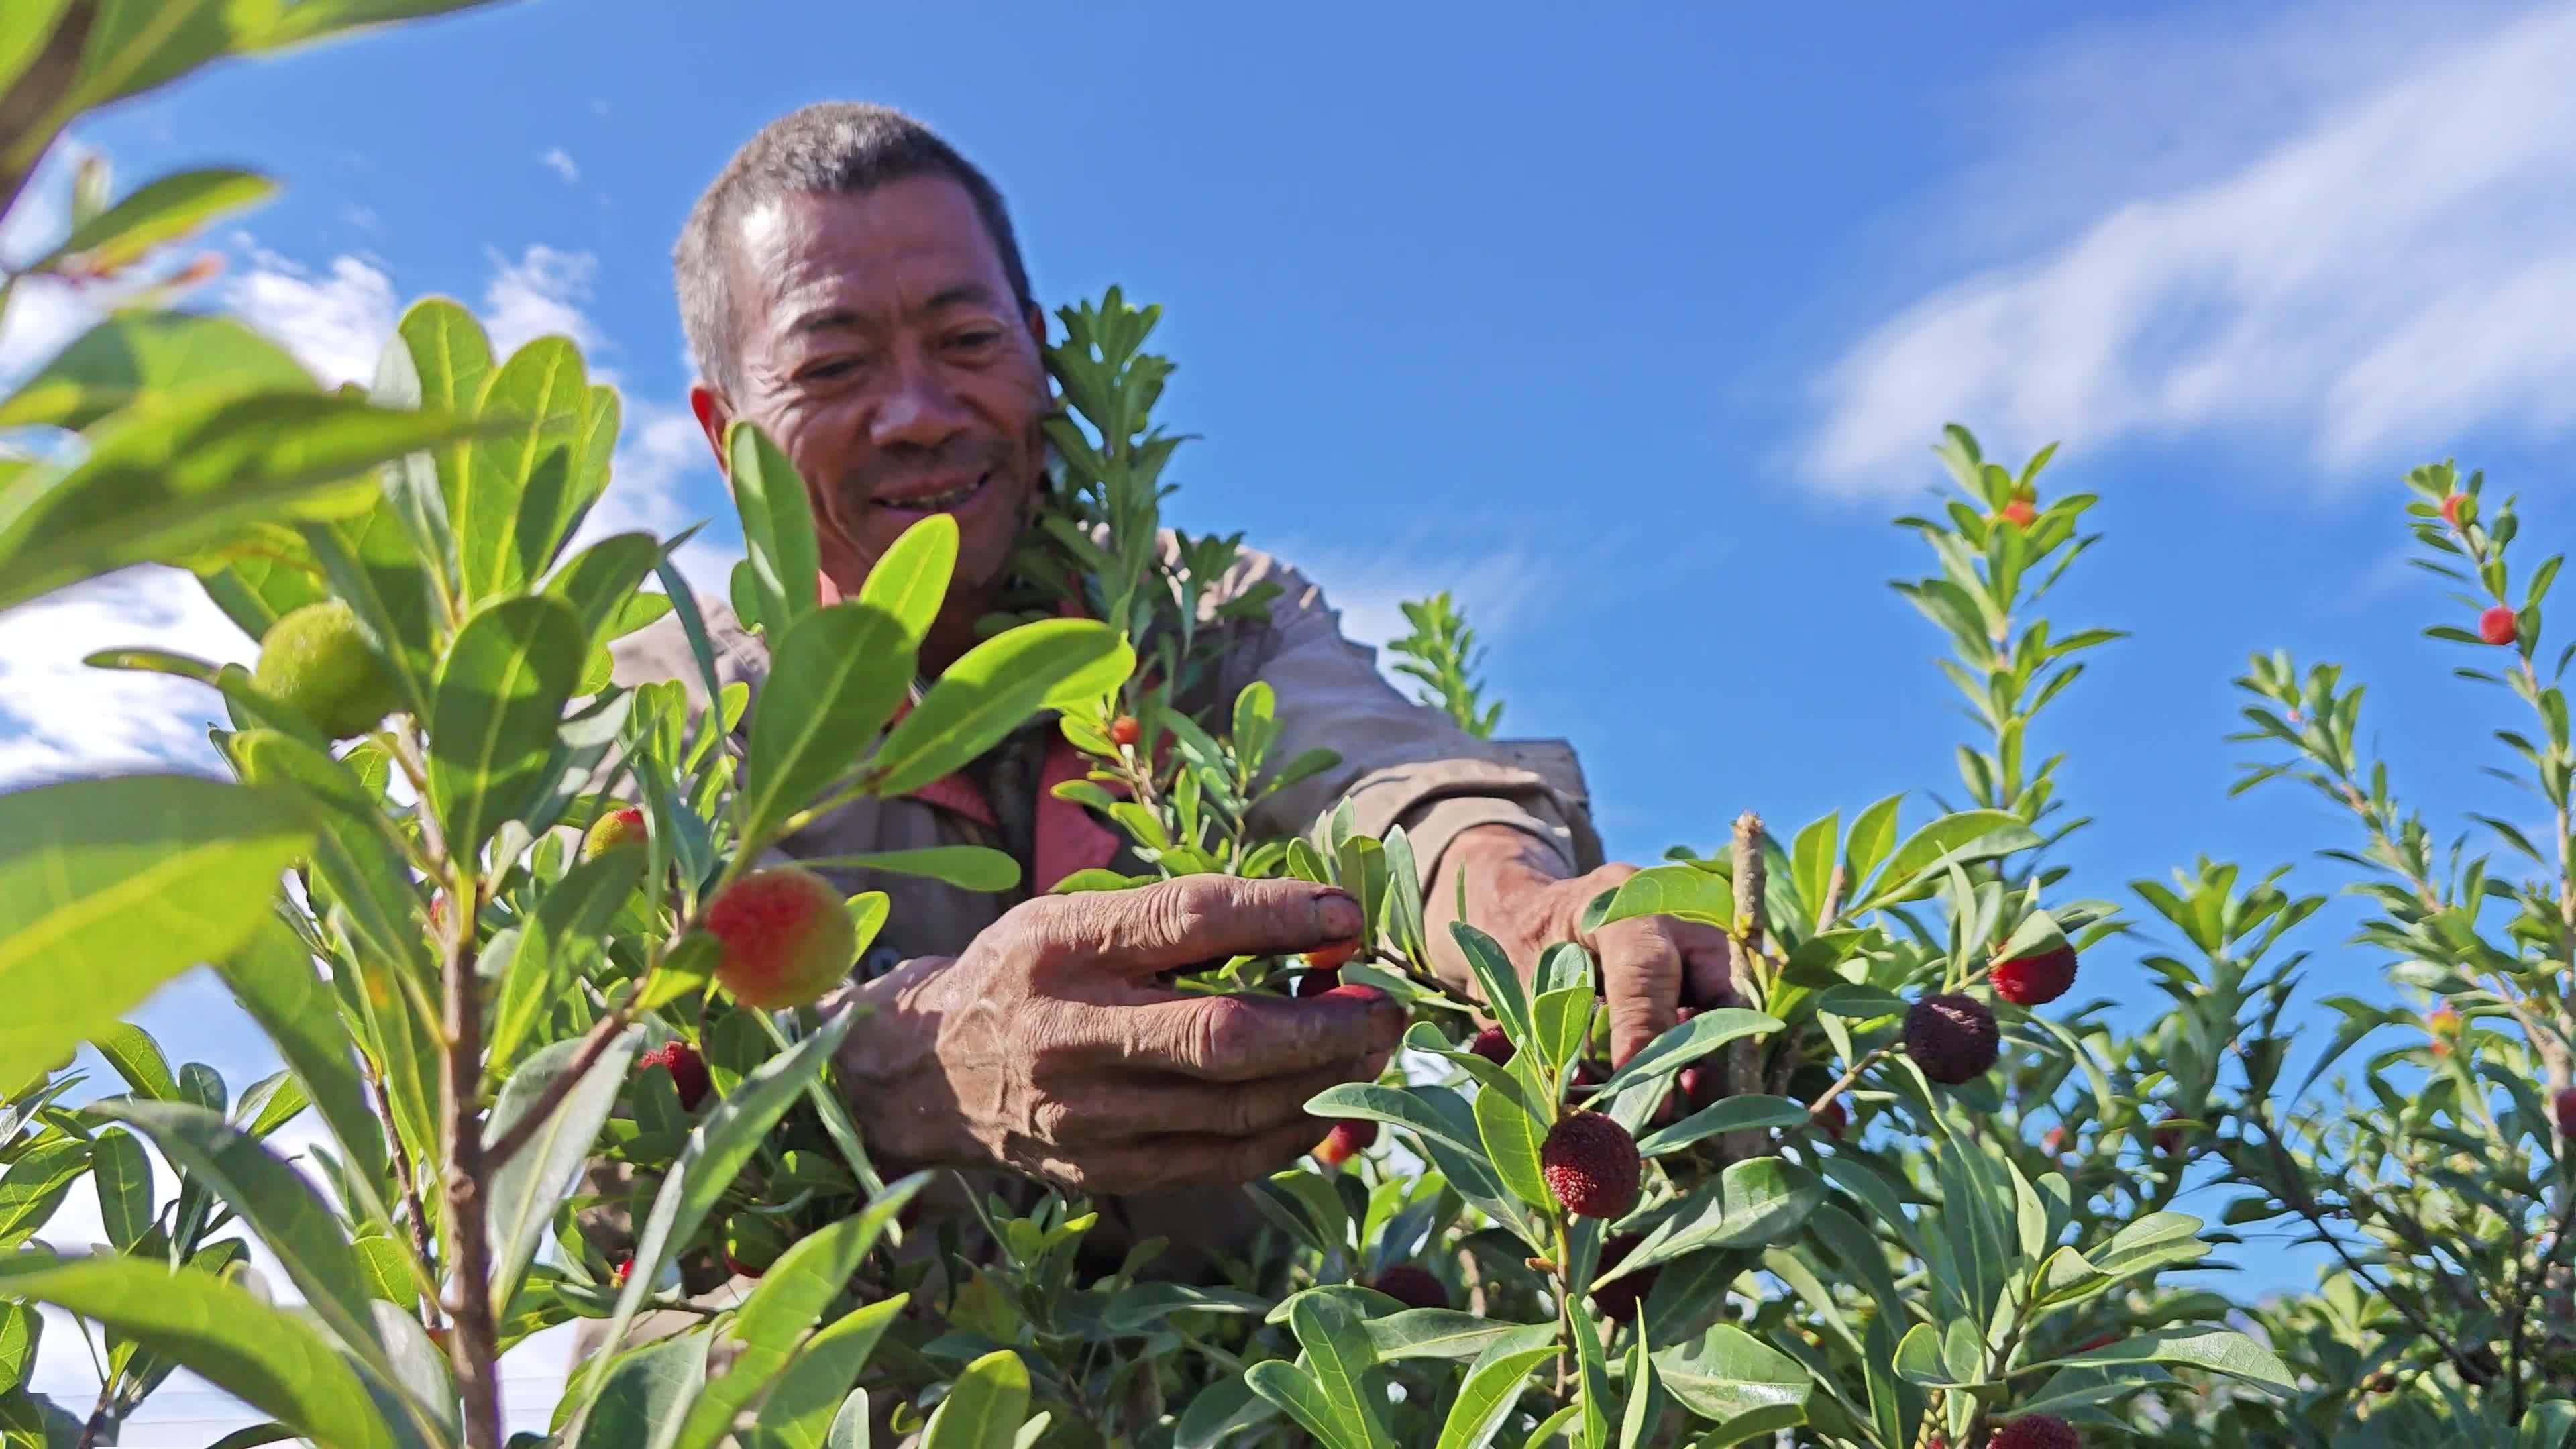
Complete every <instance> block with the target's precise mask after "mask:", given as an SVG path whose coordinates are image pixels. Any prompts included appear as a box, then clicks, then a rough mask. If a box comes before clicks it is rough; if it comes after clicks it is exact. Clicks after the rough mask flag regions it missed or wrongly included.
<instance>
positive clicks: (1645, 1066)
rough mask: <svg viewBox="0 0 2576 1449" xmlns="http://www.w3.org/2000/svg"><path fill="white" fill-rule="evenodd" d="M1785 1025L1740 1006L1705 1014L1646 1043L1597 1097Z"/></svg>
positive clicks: (1667, 1074)
mask: <svg viewBox="0 0 2576 1449" xmlns="http://www.w3.org/2000/svg"><path fill="white" fill-rule="evenodd" d="M1782 1025H1783V1023H1782V1022H1781V1020H1780V1018H1778V1017H1776V1016H1767V1015H1765V1014H1763V1013H1762V1012H1759V1011H1747V1010H1745V1009H1744V1008H1743V1007H1740V1006H1728V1007H1720V1008H1718V1009H1717V1010H1714V1011H1703V1012H1700V1013H1698V1014H1697V1015H1695V1016H1693V1017H1692V1018H1691V1019H1690V1020H1688V1021H1685V1022H1683V1023H1681V1024H1680V1025H1678V1026H1675V1027H1674V1028H1673V1029H1672V1030H1670V1031H1668V1032H1665V1033H1664V1034H1663V1035H1662V1036H1659V1037H1657V1038H1655V1039H1654V1040H1653V1041H1650V1042H1648V1043H1646V1045H1645V1048H1644V1049H1643V1050H1641V1051H1639V1052H1638V1053H1637V1054H1636V1055H1635V1056H1633V1057H1630V1058H1629V1059H1628V1064H1627V1065H1626V1066H1624V1067H1621V1068H1620V1069H1619V1070H1617V1071H1615V1072H1613V1073H1611V1074H1610V1080H1608V1081H1606V1082H1604V1083H1602V1084H1601V1087H1600V1090H1599V1092H1598V1094H1597V1095H1599V1096H1602V1097H1611V1096H1616V1095H1618V1094H1619V1093H1622V1092H1625V1091H1626V1090H1628V1089H1629V1088H1630V1087H1633V1086H1636V1085H1637V1084H1638V1083H1640V1082H1650V1081H1655V1080H1658V1079H1660V1078H1663V1077H1666V1076H1670V1075H1671V1074H1672V1073H1674V1072H1678V1071H1680V1070H1681V1069H1682V1068H1683V1067H1686V1066H1688V1065H1690V1064H1691V1063H1692V1062H1695V1061H1697V1060H1699V1059H1700V1058H1701V1057H1704V1056H1706V1055H1708V1054H1709V1053H1710V1052H1713V1051H1715V1050H1717V1049H1718V1048H1719V1047H1722V1046H1724V1045H1726V1044H1727V1043H1728V1042H1731V1041H1735V1040H1737V1039H1738V1038H1741V1037H1748V1036H1768V1035H1770V1034H1771V1033H1772V1032H1775V1031H1778V1030H1779V1029H1780V1028H1781V1026H1782Z"/></svg>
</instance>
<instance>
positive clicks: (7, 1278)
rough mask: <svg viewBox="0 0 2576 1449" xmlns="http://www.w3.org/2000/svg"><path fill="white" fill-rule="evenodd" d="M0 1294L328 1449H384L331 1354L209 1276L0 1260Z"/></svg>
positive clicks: (382, 1437)
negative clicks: (171, 1370) (190, 1379)
mask: <svg viewBox="0 0 2576 1449" xmlns="http://www.w3.org/2000/svg"><path fill="white" fill-rule="evenodd" d="M0 1293H6V1294H7V1295H9V1296H10V1297H13V1298H23V1299H28V1300H30V1301H33V1302H38V1303H50V1304H52V1305H54V1306H55V1307H57V1308H61V1309H65V1310H68V1311H69V1312H72V1313H77V1314H79V1315H80V1316H81V1317H83V1318H89V1319H95V1320H97V1321H98V1322H100V1323H103V1324H105V1325H107V1326H108V1327H109V1328H110V1329H112V1330H114V1331H115V1332H116V1333H118V1334H121V1335H123V1336H124V1337H126V1338H128V1339H131V1340H133V1341H134V1342H135V1343H137V1344H139V1345H141V1346H142V1347H143V1348H144V1349H146V1350H148V1351H149V1352H151V1353H153V1354H155V1355H158V1356H160V1357H162V1358H166V1359H168V1360H170V1361H171V1362H173V1363H176V1364H179V1365H180V1366H182V1367H184V1368H186V1369H188V1370H190V1371H191V1372H194V1373H197V1374H200V1375H202V1376H204V1377H205V1378H206V1379H208V1380H209V1381H211V1382H212V1383H214V1384H215V1386H216V1387H218V1388H222V1389H226V1390H229V1391H230V1392H231V1393H233V1394H234V1395H235V1396H237V1397H239V1398H241V1399H242V1400H244V1401H245V1402H247V1403H249V1404H250V1405H251V1407H253V1408H255V1409H258V1410H259V1411H260V1412H262V1413H264V1414H267V1415H268V1416H269V1417H271V1418H273V1419H276V1420H277V1421H278V1422H279V1423H281V1424H285V1425H287V1426H288V1427H289V1428H292V1429H293V1430H294V1431H295V1432H296V1433H297V1434H299V1435H302V1436H303V1437H305V1438H308V1439H311V1440H314V1441H315V1442H317V1443H321V1444H328V1445H331V1446H332V1449H394V1437H393V1434H392V1432H391V1430H389V1429H388V1428H387V1426H386V1424H385V1423H384V1421H383V1420H382V1419H381V1418H379V1417H378V1416H377V1414H376V1412H375V1410H374V1408H373V1407H372V1404H371V1401H370V1399H369V1396H368V1394H367V1390H366V1387H365V1386H364V1385H363V1384H362V1383H361V1382H360V1381H359V1378H358V1375H357V1373H356V1371H355V1370H353V1369H352V1368H351V1367H350V1365H349V1362H348V1360H347V1359H346V1358H344V1357H343V1356H342V1354H341V1351H340V1350H339V1349H338V1348H335V1347H334V1346H332V1345H331V1344H330V1343H328V1342H326V1341H324V1340H323V1338H322V1337H321V1336H320V1335H319V1334H317V1333H315V1332H314V1331H313V1330H312V1329H310V1328H307V1327H306V1326H305V1325H304V1322H303V1320H301V1319H299V1318H297V1317H296V1316H295V1315H293V1314H291V1313H287V1312H284V1311H282V1310H280V1309H276V1308H271V1307H269V1306H268V1305H267V1304H265V1303H262V1302H261V1301H259V1300H258V1299H257V1298H254V1297H252V1296H251V1295H250V1293H249V1291H248V1290H246V1289H243V1288H241V1287H239V1286H237V1285H235V1284H233V1283H231V1282H229V1281H227V1280H225V1279H222V1278H218V1277H216V1276H215V1275H214V1274H212V1273H205V1272H196V1271H190V1270H187V1269H181V1270H177V1271H173V1270H172V1269H171V1268H170V1267H169V1266H168V1265H167V1264H163V1263H158V1262H148V1261H146V1260H144V1259H141V1258H123V1257H117V1258H103V1257H90V1258H85V1259H82V1260H81V1261H79V1262H65V1263H56V1262H53V1261H51V1260H47V1259H44V1258H42V1257H37V1256H32V1255H31V1256H21V1257H15V1258H12V1259H9V1260H7V1261H5V1262H0Z"/></svg>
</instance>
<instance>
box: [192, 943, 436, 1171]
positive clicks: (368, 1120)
mask: <svg viewBox="0 0 2576 1449" xmlns="http://www.w3.org/2000/svg"><path fill="white" fill-rule="evenodd" d="M215 971H216V974H218V975H220V976H221V977H223V980H224V984H225V985H226V986H228V987H230V988H231V989H232V993H233V998H234V999H235V1000H236V1001H239V1002H240V1003H241V1006H242V1010H243V1011H244V1012H246V1013H248V1014H249V1016H250V1018H251V1020H253V1021H255V1022H257V1023H259V1026H260V1029H261V1030H262V1031H264V1032H266V1033H267V1035H268V1039H269V1041H270V1043H271V1044H272V1045H274V1046H275V1047H276V1048H277V1051H278V1055H280V1056H282V1057H284V1058H285V1059H286V1066H287V1069H288V1070H289V1071H291V1072H293V1073H294V1074H295V1080H296V1081H297V1082H299V1083H301V1084H302V1085H303V1087H304V1094H305V1095H306V1096H307V1097H310V1098H311V1099H312V1100H313V1106H314V1108H315V1110H317V1111H319V1112H320V1113H321V1114H322V1121H323V1123H324V1125H326V1126H328V1127H329V1128H330V1129H331V1138H332V1140H333V1141H334V1142H335V1143H337V1144H338V1146H339V1149H340V1156H341V1160H342V1161H344V1162H346V1163H348V1164H349V1167H350V1176H351V1177H352V1178H353V1179H354V1180H356V1181H358V1182H361V1183H374V1182H378V1181H382V1180H383V1179H384V1178H385V1177H386V1175H387V1173H388V1172H389V1170H390V1169H388V1168H387V1167H386V1165H385V1137H384V1127H383V1125H382V1122H381V1119H379V1118H378V1117H377V1116H376V1115H375V1113H374V1112H372V1111H370V1110H369V1109H368V1107H367V1099H366V1093H365V1090H364V1088H362V1087H361V1086H360V1084H359V1079H358V1070H357V1067H356V1065H355V1064H354V1062H352V1060H351V1058H350V1054H349V1029H348V1028H347V1027H346V1026H345V1025H344V1024H343V1023H342V1018H341V1016H340V1010H339V1007H338V1005H337V1004H336V1003H335V1002H334V1001H333V1000H332V995H331V988H330V987H329V986H327V985H325V984H324V983H323V981H322V978H321V976H320V974H319V973H317V972H316V971H315V970H314V966H313V958H312V957H310V956H308V955H306V954H305V951H304V946H303V943H302V942H300V941H298V940H297V939H296V938H295V934H294V932H292V931H290V930H288V929H287V928H286V927H285V926H284V925H282V924H280V923H278V922H277V921H276V920H275V919H274V918H273V917H272V918H270V919H268V920H266V921H264V922H263V923H262V924H261V925H260V928H259V930H258V932H257V933H256V934H254V935H253V936H252V937H251V939H250V941H249V942H248V943H247V944H245V945H244V946H243V947H242V948H241V949H240V950H239V951H236V952H234V953H232V954H231V955H230V956H228V957H226V958H225V959H223V960H222V961H219V962H218V963H216V966H215ZM395 1009H396V1010H399V1009H400V1008H399V1007H396V1008H395ZM360 1206H363V1204H361V1205H360Z"/></svg>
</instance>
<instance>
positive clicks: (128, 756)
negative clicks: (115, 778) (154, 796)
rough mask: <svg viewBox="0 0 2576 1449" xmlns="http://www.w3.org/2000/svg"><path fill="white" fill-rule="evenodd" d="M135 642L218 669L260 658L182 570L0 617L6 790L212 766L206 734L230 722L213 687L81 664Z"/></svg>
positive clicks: (0, 721) (158, 571)
mask: <svg viewBox="0 0 2576 1449" xmlns="http://www.w3.org/2000/svg"><path fill="white" fill-rule="evenodd" d="M128 645H142V646H149V647H151V648H155V649H167V650H173V651H176V652H178V653H182V654H193V655H195V656H197V657H199V658H201V659H206V660H210V661H212V662H214V663H218V664H223V663H247V662H249V660H250V658H251V657H252V654H253V652H254V646H253V645H252V643H251V641H250V639H249V638H248V637H247V636H246V635H244V634H243V633H242V632H241V630H240V629H238V628H235V627H234V625H233V622H232V621H231V620H230V619H228V618H226V617H225V616H224V614H223V612H222V611H221V610H219V609H217V608H216V607H215V606H214V604H213V603H212V602H211V601H209V600H208V599H207V598H206V596H205V593H204V591H203V590H201V589H200V588H198V587H197V582H196V580H195V579H193V578H191V577H189V576H188V575H187V574H184V573H181V572H179V571H178V570H176V569H167V568H160V567H153V566H145V567H138V568H132V569H126V570H123V571H121V572H118V573H115V574H110V575H108V576H106V577H104V578H97V579H92V580H90V581H88V582H87V583H83V584H79V585H75V586H74V587H72V588H69V589H66V590H63V591H62V592H60V593H56V594H50V595H47V596H46V597H44V598H41V599H38V600H36V601H35V602H33V603H29V604H24V605H21V606H19V607H18V608H15V609H12V610H10V611H9V612H7V613H5V614H0V788H14V787H16V786H19V785H25V784H31V783H34V782H36V781H39V780H45V779H56V778H62V777H64V776H68V775H75V774H95V773H100V772H104V771H110V770H122V769H141V768H152V767H156V766H171V765H177V766H181V767H188V768H196V769H202V770H207V771H211V770H213V769H214V767H215V764H216V760H215V755H214V749H213V746H211V745H210V744H208V743H207V741H206V735H205V730H206V726H207V725H209V724H213V723H217V722H219V721H221V720H222V719H223V718H224V712H223V705H222V702H221V699H220V698H219V697H218V696H217V695H216V694H215V693H214V691H212V690H210V689H208V688H206V687H205V686H204V685H201V684H196V683H192V682H190V681H188V680H183V679H175V678H172V677H171V676H169V675H165V674H136V673H128V672H124V671H119V670H104V669H91V668H89V667H88V666H86V665H84V664H82V663H81V660H82V658H83V657H84V656H85V655H88V654H90V653H92V652H94V651H97V650H100V649H109V648H116V647H121V646H128Z"/></svg>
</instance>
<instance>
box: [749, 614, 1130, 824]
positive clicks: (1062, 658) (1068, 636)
mask: <svg viewBox="0 0 2576 1449" xmlns="http://www.w3.org/2000/svg"><path fill="white" fill-rule="evenodd" d="M1118 644H1119V639H1118V635H1117V633H1116V632H1115V631H1113V630H1112V629H1110V627H1109V626H1108V625H1106V624H1100V623H1095V622H1094V621H1092V620H1089V619H1043V620H1040V621H1038V622H1037V623H1034V624H1022V625H1020V626H1019V627H1017V628H1014V629H1009V630H1006V631H1004V632H1002V633H1000V634H996V635H994V636H993V637H992V638H990V639H987V640H985V641H984V642H983V643H981V644H978V645H976V646H975V647H974V648H973V649H970V650H968V651H967V652H966V656H965V657H964V658H962V659H960V660H958V661H957V662H956V663H955V664H952V665H950V666H949V667H948V670H947V672H946V673H944V674H942V675H940V676H939V681H938V683H936V684H933V685H932V686H931V687H930V690H929V692H928V693H927V694H925V695H923V696H922V700H921V703H920V705H919V706H917V707H916V708H914V710H913V711H912V713H910V714H908V715H905V716H904V718H903V722H902V723H901V724H898V725H896V726H895V727H894V730H893V732H892V733H891V734H889V735H887V736H886V740H885V744H884V745H883V746H882V747H881V748H879V750H878V751H877V758H876V762H875V765H874V767H873V769H872V771H871V776H870V783H871V784H872V786H873V787H874V789H875V792H876V793H877V794H879V795H905V794H909V793H911V792H912V791H914V790H918V789H920V788H921V787H922V786H924V785H927V784H929V783H930V782H931V781H933V780H936V779H939V778H940V777H942V776H944V775H947V774H949V773H950V772H952V771H954V770H957V769H958V768H960V767H962V766H963V765H965V764H966V762H967V761H969V760H972V759H974V758H975V757H977V756H978V755H981V754H983V753H984V752H985V751H986V750H988V749H991V748H992V747H993V746H994V745H995V744H997V743H999V742H1000V741H1001V739H1002V737H1003V736H1004V735H1006V734H1009V733H1010V732H1011V731H1012V730H1013V729H1015V728H1017V727H1018V726H1019V725H1020V724H1021V723H1022V722H1023V721H1025V720H1027V719H1028V717H1029V715H1030V714H1031V713H1032V712H1033V711H1035V710H1036V709H1037V707H1038V705H1039V704H1040V703H1041V702H1042V701H1043V700H1044V699H1045V698H1046V696H1047V694H1048V692H1049V691H1051V690H1052V689H1054V688H1055V687H1056V685H1057V684H1058V683H1059V682H1061V681H1062V680H1064V679H1065V678H1066V677H1068V676H1070V675H1072V674H1074V673H1076V672H1077V671H1079V670H1081V669H1083V668H1084V667H1086V666H1088V665H1091V664H1095V663H1097V662H1099V661H1100V660H1101V659H1103V658H1105V657H1108V656H1110V655H1112V654H1114V653H1115V652H1116V651H1117V648H1118ZM755 728H757V725H756V724H755Z"/></svg>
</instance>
